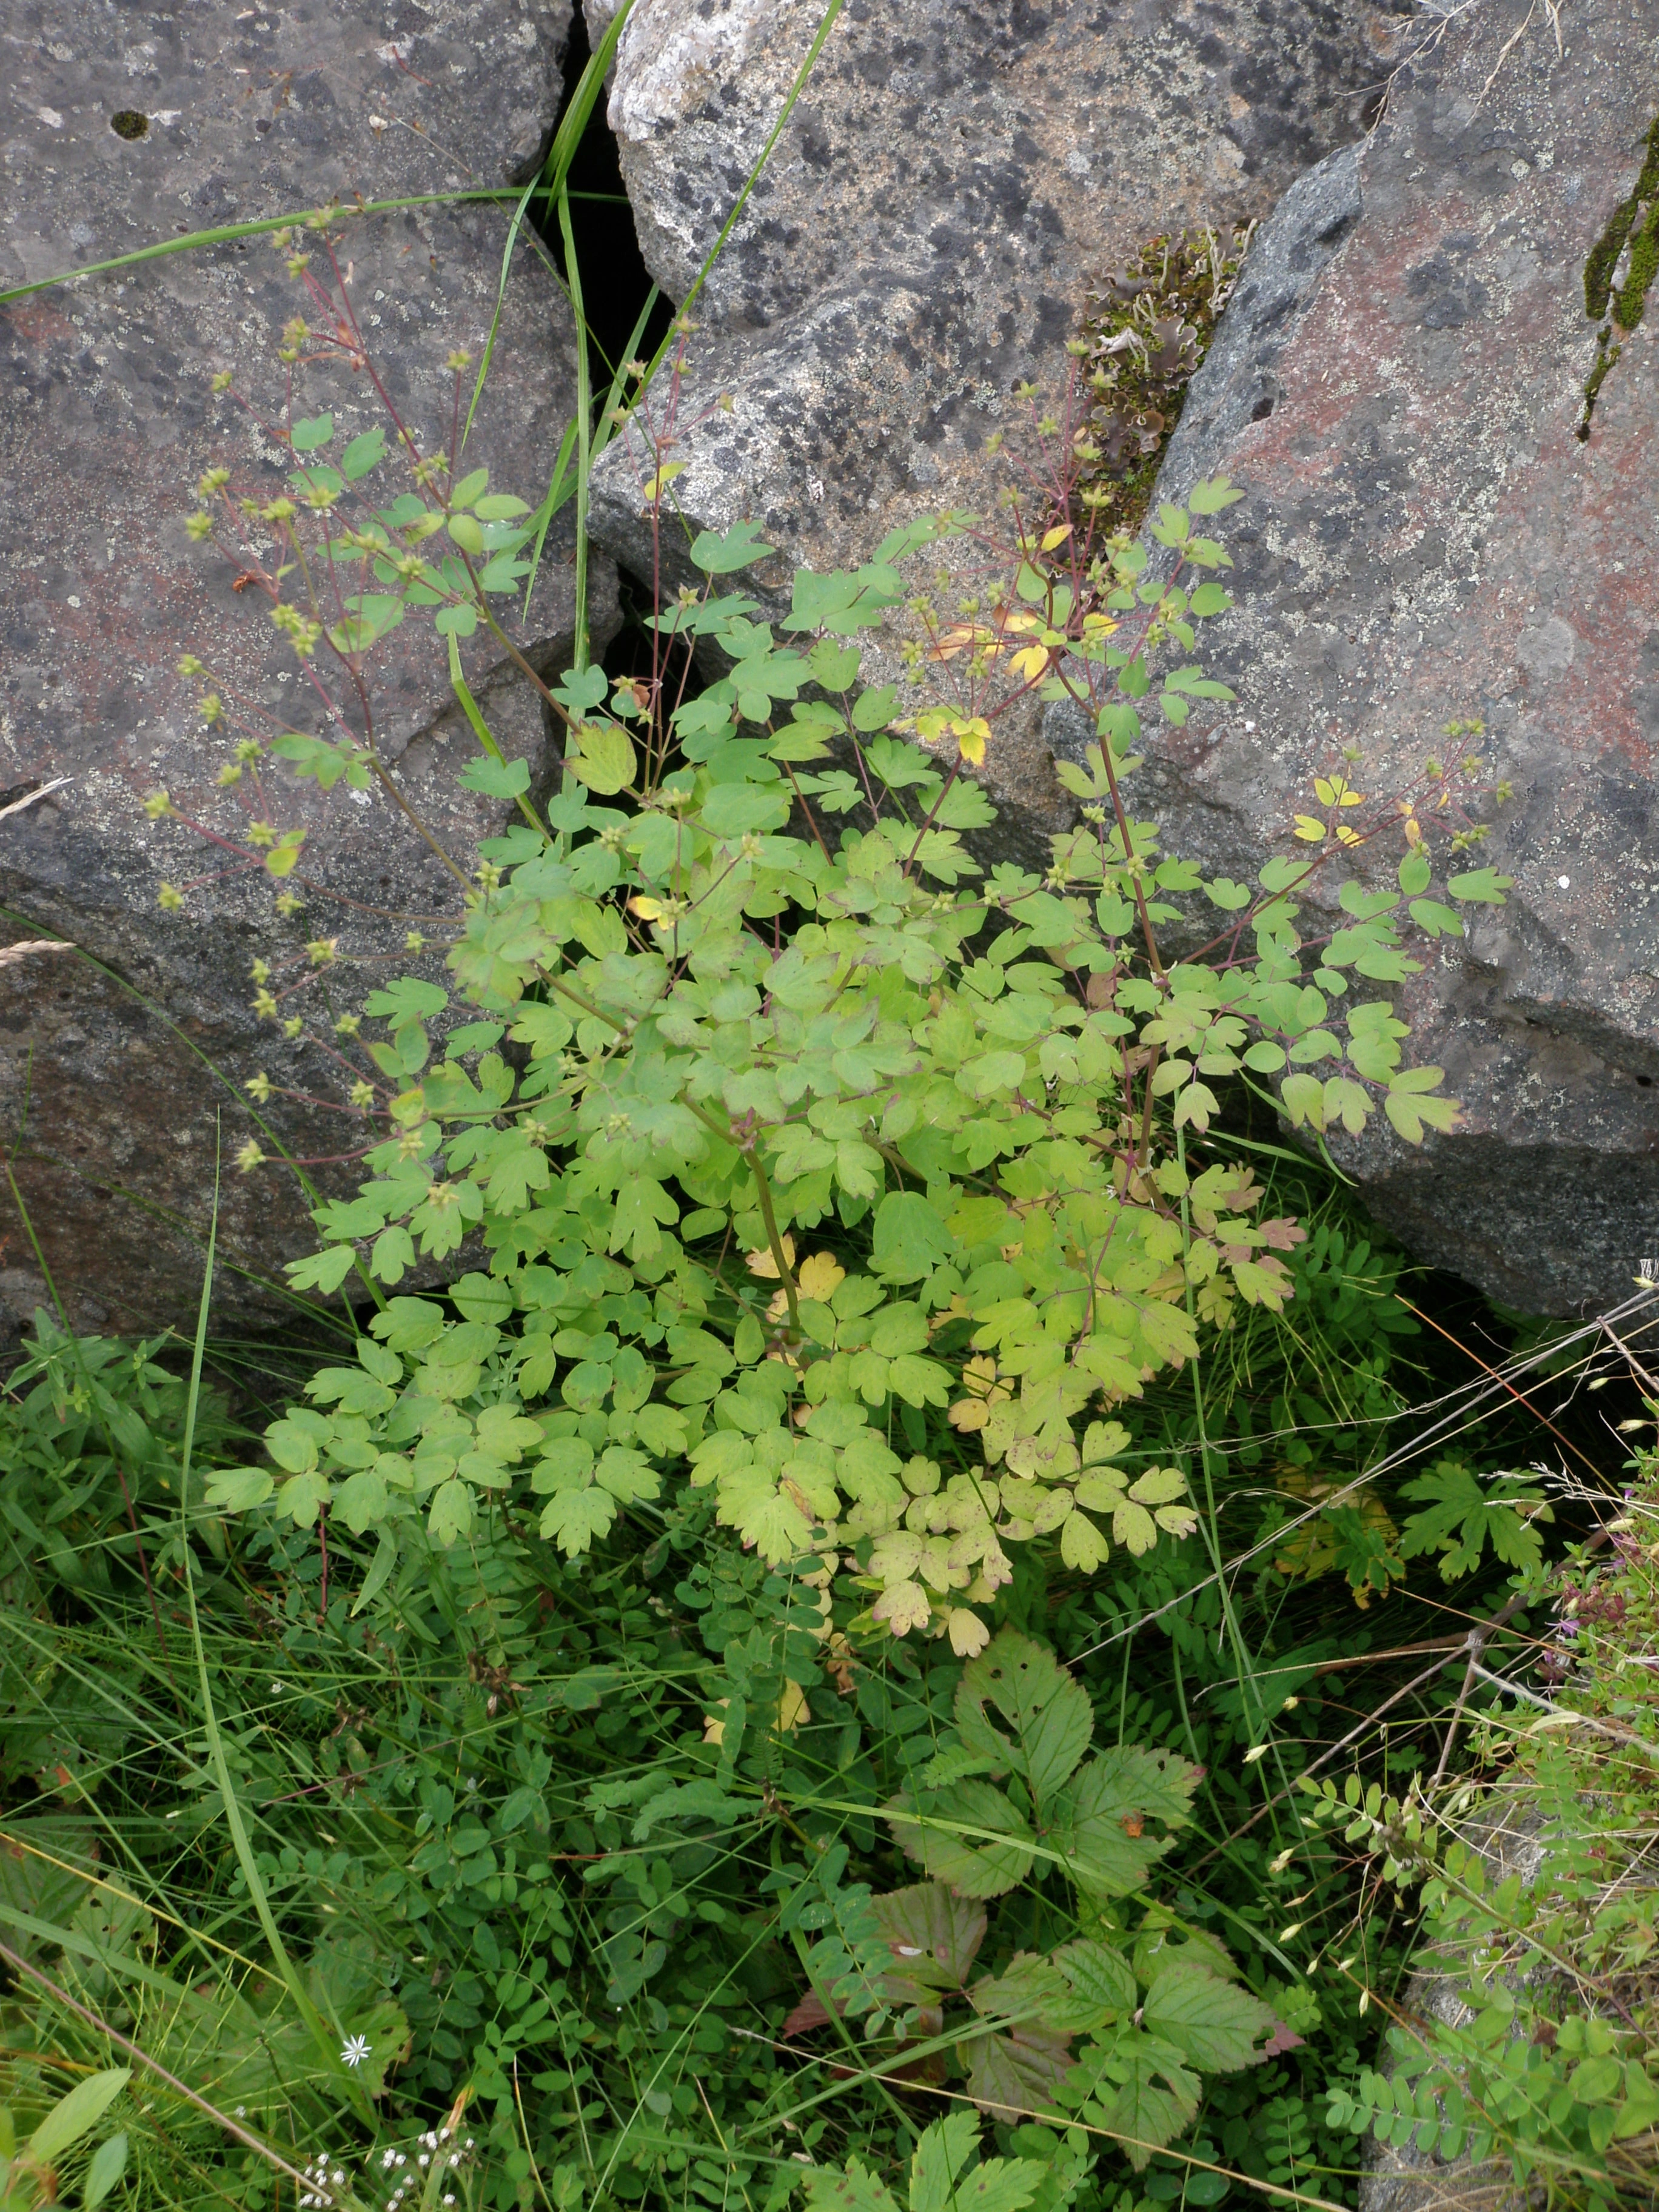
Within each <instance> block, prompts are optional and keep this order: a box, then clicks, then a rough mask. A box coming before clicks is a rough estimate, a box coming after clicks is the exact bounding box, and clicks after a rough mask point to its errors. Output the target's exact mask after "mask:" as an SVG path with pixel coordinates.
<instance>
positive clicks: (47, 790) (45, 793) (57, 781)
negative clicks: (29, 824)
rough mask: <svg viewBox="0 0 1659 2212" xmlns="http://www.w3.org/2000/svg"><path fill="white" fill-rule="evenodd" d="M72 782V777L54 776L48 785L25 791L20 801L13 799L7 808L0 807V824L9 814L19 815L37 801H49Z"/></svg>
mask: <svg viewBox="0 0 1659 2212" xmlns="http://www.w3.org/2000/svg"><path fill="white" fill-rule="evenodd" d="M74 781H75V778H74V777H73V776H72V775H55V776H53V778H52V781H51V782H50V783H38V784H36V786H35V787H34V789H33V791H26V792H25V793H23V796H22V797H21V799H13V800H12V802H11V805H9V806H0V822H3V821H4V820H5V818H6V817H7V815H9V814H21V812H22V811H23V809H24V808H25V807H26V806H33V805H34V803H35V801H36V800H37V799H50V798H51V797H52V793H53V792H54V791H61V790H62V789H63V788H64V785H65V784H68V783H73V782H74Z"/></svg>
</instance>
